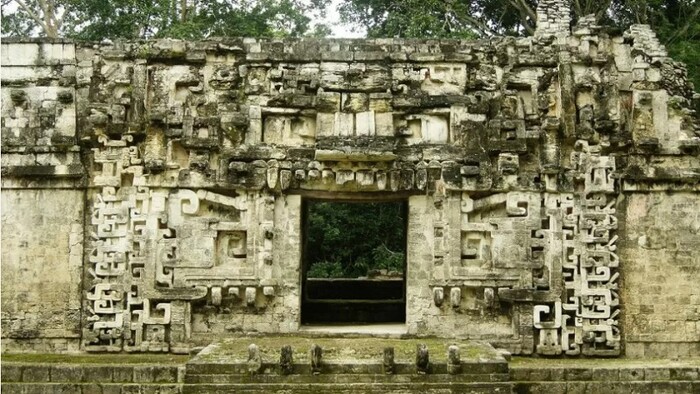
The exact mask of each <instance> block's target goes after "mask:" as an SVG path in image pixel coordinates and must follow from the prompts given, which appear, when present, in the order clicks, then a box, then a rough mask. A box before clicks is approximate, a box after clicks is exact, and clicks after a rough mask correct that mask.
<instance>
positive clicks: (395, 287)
mask: <svg viewBox="0 0 700 394" xmlns="http://www.w3.org/2000/svg"><path fill="white" fill-rule="evenodd" d="M302 212H303V216H302V221H303V222H302V223H303V233H302V236H303V252H302V276H301V280H302V303H301V304H302V306H301V323H302V324H305V325H318V324H321V325H325V324H333V325H335V324H339V325H346V324H353V325H355V324H378V323H405V321H406V241H407V239H406V232H407V231H406V230H407V217H408V202H407V201H406V200H390V201H369V202H368V201H362V200H328V199H310V198H309V199H304V201H303V204H302Z"/></svg>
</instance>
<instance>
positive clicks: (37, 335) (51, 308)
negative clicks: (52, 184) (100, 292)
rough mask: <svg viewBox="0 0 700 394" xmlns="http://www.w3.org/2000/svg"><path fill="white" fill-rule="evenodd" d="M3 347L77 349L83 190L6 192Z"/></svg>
mask: <svg viewBox="0 0 700 394" xmlns="http://www.w3.org/2000/svg"><path fill="white" fill-rule="evenodd" d="M1 195H2V226H3V232H2V245H1V247H2V335H3V338H2V346H3V350H4V349H6V348H15V347H16V348H18V349H25V348H27V350H43V351H57V352H60V351H69V350H72V351H77V350H78V349H79V341H80V330H81V324H80V311H81V298H82V289H81V280H80V278H81V275H82V267H83V208H84V196H83V191H82V190H50V189H3V190H2V192H1Z"/></svg>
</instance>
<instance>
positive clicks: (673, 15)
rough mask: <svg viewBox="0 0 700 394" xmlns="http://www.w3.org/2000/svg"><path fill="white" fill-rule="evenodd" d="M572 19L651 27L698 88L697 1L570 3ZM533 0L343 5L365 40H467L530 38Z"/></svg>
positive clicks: (380, 0)
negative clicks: (362, 31)
mask: <svg viewBox="0 0 700 394" xmlns="http://www.w3.org/2000/svg"><path fill="white" fill-rule="evenodd" d="M571 5H572V13H573V15H572V16H573V19H574V21H576V20H577V19H579V18H581V17H583V16H586V15H590V14H593V15H595V17H596V19H597V21H598V23H599V24H601V25H607V26H614V27H616V28H620V29H626V28H628V27H629V26H630V25H631V24H635V23H646V24H650V25H651V26H652V27H653V28H654V30H655V31H656V32H657V34H658V36H659V39H660V40H661V42H662V43H663V44H665V45H666V47H667V49H668V50H669V53H670V55H671V56H672V57H673V58H674V59H675V60H679V61H682V62H684V63H685V64H686V65H687V66H688V71H689V79H690V80H691V81H693V82H694V83H695V88H696V90H698V89H700V1H698V0H603V1H600V0H571ZM536 8H537V1H536V0H343V2H342V3H341V6H340V9H339V10H340V14H341V18H342V20H343V21H345V22H346V23H352V24H355V25H356V26H357V27H360V28H365V29H366V30H367V35H368V36H369V37H424V38H428V37H434V38H470V37H490V36H494V35H516V36H520V35H528V34H532V33H533V32H534V31H535V27H536V24H537V16H536V12H535V11H536Z"/></svg>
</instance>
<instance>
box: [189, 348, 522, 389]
mask: <svg viewBox="0 0 700 394" xmlns="http://www.w3.org/2000/svg"><path fill="white" fill-rule="evenodd" d="M251 343H254V344H255V345H256V346H257V351H258V353H257V354H258V355H259V358H257V361H250V358H251V357H250V352H249V346H250V345H251ZM314 345H317V346H318V347H320V348H321V349H322V350H321V354H322V355H321V358H320V363H317V364H316V365H315V366H314V365H313V363H312V356H311V348H312V347H313V346H314ZM421 345H424V346H425V348H427V352H428V360H429V361H428V363H427V364H423V366H424V368H422V367H419V366H418V364H420V363H418V362H417V352H418V350H417V349H418V347H419V346H421ZM284 346H290V347H291V349H292V354H293V356H292V362H291V363H289V364H288V367H287V371H286V372H285V371H284V370H283V367H282V366H281V365H280V359H281V348H282V347H284ZM450 346H452V347H453V348H452V352H453V355H452V356H451V357H450V356H448V348H449V347H450ZM387 348H391V349H393V363H391V365H389V366H388V365H387V363H386V362H385V356H384V354H385V349H387ZM456 349H458V353H459V356H458V357H459V362H458V363H455V354H456V352H455V350H456ZM253 358H255V357H253ZM445 390H447V391H448V392H451V391H455V390H456V391H457V392H474V393H482V392H483V393H510V392H511V384H510V382H509V371H508V362H507V361H506V359H505V358H504V357H503V356H502V355H501V354H500V353H499V352H498V351H497V350H496V349H494V348H493V347H492V346H491V345H489V344H487V343H482V342H464V341H451V340H444V339H394V338H362V337H359V338H330V337H328V338H304V337H261V338H240V339H229V340H225V341H222V342H219V343H216V344H212V345H209V346H208V347H206V348H205V349H204V350H202V351H201V352H200V353H199V354H198V355H197V356H196V357H194V358H193V359H191V360H190V361H188V362H187V366H186V373H185V384H184V386H183V392H184V393H219V392H237V393H263V392H294V393H297V392H300V393H301V392H322V391H329V392H334V393H336V392H337V393H351V392H352V393H358V392H443V391H445Z"/></svg>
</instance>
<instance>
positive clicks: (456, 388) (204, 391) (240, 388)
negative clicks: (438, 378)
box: [182, 382, 513, 394]
mask: <svg viewBox="0 0 700 394" xmlns="http://www.w3.org/2000/svg"><path fill="white" fill-rule="evenodd" d="M324 392H325V393H333V394H357V393H395V394H398V393H401V394H406V393H424V394H432V393H435V394H437V393H474V394H481V393H483V394H486V393H512V392H513V391H512V385H511V384H510V383H505V382H498V383H466V382H438V383H432V382H431V383H427V382H423V383H335V384H334V383H307V384H299V383H291V384H285V383H274V384H264V383H260V384H249V383H246V384H197V385H188V384H185V385H184V386H183V389H182V393H183V394H210V393H237V394H253V393H256V394H259V393H285V394H303V393H324Z"/></svg>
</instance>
